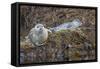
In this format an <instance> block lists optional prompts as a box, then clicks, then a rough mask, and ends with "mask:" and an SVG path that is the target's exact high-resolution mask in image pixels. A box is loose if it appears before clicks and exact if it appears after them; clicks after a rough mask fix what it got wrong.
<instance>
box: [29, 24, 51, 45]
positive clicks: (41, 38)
mask: <svg viewBox="0 0 100 69" xmlns="http://www.w3.org/2000/svg"><path fill="white" fill-rule="evenodd" d="M48 32H51V31H50V30H49V29H47V28H44V26H43V24H37V25H35V27H34V28H32V29H31V30H30V32H29V34H28V38H29V40H30V41H31V42H32V44H33V45H35V46H41V45H44V42H45V41H46V40H47V38H48Z"/></svg>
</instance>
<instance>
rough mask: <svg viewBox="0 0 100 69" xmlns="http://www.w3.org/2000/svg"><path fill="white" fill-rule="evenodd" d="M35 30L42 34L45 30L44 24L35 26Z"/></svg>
mask: <svg viewBox="0 0 100 69" xmlns="http://www.w3.org/2000/svg"><path fill="white" fill-rule="evenodd" d="M35 30H36V31H38V32H42V31H43V30H44V26H43V24H37V25H35Z"/></svg>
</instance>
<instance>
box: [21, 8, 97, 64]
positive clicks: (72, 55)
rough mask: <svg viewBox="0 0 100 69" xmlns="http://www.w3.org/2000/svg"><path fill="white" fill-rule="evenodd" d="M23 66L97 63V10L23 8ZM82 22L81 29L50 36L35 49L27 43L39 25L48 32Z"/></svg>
mask: <svg viewBox="0 0 100 69" xmlns="http://www.w3.org/2000/svg"><path fill="white" fill-rule="evenodd" d="M20 13H21V15H20V17H21V19H20V20H21V21H20V22H21V23H20V31H21V32H20V63H22V64H23V63H39V62H56V61H80V60H92V59H95V48H96V44H95V17H96V16H95V10H94V9H77V8H56V7H53V8H52V7H49V8H48V7H42V8H41V7H40V6H35V7H32V6H21V8H20ZM74 19H79V20H80V21H81V22H82V26H81V27H79V28H76V29H74V30H61V31H59V32H55V33H49V38H48V40H47V41H46V42H45V44H44V45H43V46H39V47H36V46H33V45H32V44H31V42H29V41H27V40H26V39H25V36H27V34H28V33H29V31H30V29H31V28H32V27H34V26H35V24H37V23H42V24H44V25H45V27H46V28H52V27H55V26H58V25H60V24H62V23H64V22H69V21H72V20H74Z"/></svg>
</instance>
